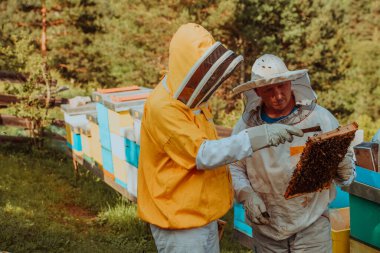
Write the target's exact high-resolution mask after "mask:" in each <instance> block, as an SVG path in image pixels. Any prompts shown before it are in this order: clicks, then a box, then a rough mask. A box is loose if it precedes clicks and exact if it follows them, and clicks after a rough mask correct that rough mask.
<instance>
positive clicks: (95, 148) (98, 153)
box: [91, 138, 103, 164]
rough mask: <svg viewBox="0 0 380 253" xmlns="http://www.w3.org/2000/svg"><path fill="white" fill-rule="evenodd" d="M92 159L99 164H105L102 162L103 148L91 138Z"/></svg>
mask: <svg viewBox="0 0 380 253" xmlns="http://www.w3.org/2000/svg"><path fill="white" fill-rule="evenodd" d="M91 154H92V156H91V158H92V159H94V160H95V162H97V163H98V164H103V160H102V146H101V144H100V142H96V141H94V140H93V139H92V138H91Z"/></svg>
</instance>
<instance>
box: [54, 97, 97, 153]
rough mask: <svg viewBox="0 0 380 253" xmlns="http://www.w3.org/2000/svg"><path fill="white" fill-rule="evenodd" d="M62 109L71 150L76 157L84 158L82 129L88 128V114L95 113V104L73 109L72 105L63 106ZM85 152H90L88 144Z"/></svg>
mask: <svg viewBox="0 0 380 253" xmlns="http://www.w3.org/2000/svg"><path fill="white" fill-rule="evenodd" d="M61 109H62V111H63V114H64V119H65V124H66V131H67V132H66V138H67V144H68V146H69V148H72V151H73V153H74V155H76V156H78V157H81V158H82V157H83V143H82V135H81V128H84V129H85V128H87V127H88V120H87V118H86V114H88V113H94V112H95V103H89V104H85V105H80V106H77V107H71V106H70V105H62V106H61ZM85 150H86V151H88V145H87V144H86V147H85Z"/></svg>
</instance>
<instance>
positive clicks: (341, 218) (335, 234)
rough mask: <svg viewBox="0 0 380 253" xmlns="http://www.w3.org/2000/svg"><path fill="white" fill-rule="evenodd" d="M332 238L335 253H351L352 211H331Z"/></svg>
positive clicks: (346, 209)
mask: <svg viewBox="0 0 380 253" xmlns="http://www.w3.org/2000/svg"><path fill="white" fill-rule="evenodd" d="M330 223H331V238H332V248H333V252H334V253H349V252H350V209H349V208H348V207H346V208H337V209H331V210H330Z"/></svg>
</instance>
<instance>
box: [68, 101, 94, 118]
mask: <svg viewBox="0 0 380 253" xmlns="http://www.w3.org/2000/svg"><path fill="white" fill-rule="evenodd" d="M61 110H62V111H63V112H64V113H67V114H69V115H71V116H72V115H79V114H88V113H92V112H95V111H96V103H88V104H85V105H79V106H76V107H71V106H70V105H69V104H63V105H61Z"/></svg>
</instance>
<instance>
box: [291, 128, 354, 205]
mask: <svg viewBox="0 0 380 253" xmlns="http://www.w3.org/2000/svg"><path fill="white" fill-rule="evenodd" d="M357 129H358V125H357V124H356V123H353V124H349V125H347V126H344V127H339V128H338V129H335V130H333V131H330V132H327V133H322V134H319V135H316V136H313V137H309V138H308V140H307V142H306V147H305V148H304V150H303V152H302V155H301V158H300V160H299V162H298V163H297V166H296V169H295V170H294V172H293V176H292V178H291V179H290V182H289V184H288V187H287V189H286V192H285V194H284V196H285V198H286V199H290V198H294V197H297V196H299V195H302V194H305V193H311V192H316V191H322V190H323V189H326V188H329V187H330V184H331V182H332V180H333V178H334V177H335V175H336V173H337V167H338V164H339V163H340V162H341V161H342V160H343V158H344V156H345V154H346V153H347V149H348V147H349V145H350V143H351V141H352V140H353V139H354V137H355V131H356V130H357Z"/></svg>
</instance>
